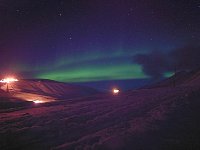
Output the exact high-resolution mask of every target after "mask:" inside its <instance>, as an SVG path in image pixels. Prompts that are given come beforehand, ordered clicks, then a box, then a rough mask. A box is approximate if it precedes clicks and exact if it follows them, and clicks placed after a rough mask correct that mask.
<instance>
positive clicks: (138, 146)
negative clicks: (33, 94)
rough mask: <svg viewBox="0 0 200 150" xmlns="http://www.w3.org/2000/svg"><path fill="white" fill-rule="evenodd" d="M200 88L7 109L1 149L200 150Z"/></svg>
mask: <svg viewBox="0 0 200 150" xmlns="http://www.w3.org/2000/svg"><path fill="white" fill-rule="evenodd" d="M199 89H200V87H199V86H194V87H192V86H180V87H176V88H171V87H168V88H154V89H141V90H134V91H129V92H127V93H122V94H120V95H115V96H114V95H103V94H98V95H96V96H90V97H84V98H77V99H74V100H73V99H71V100H63V101H59V102H53V103H48V104H33V103H31V105H30V104H29V105H28V106H27V105H24V106H23V107H22V108H20V109H18V108H17V109H14V110H13V109H10V108H8V109H5V108H4V109H1V113H0V149H2V150H6V149H25V150H27V149H37V150H38V149H67V150H68V149H70V150H73V149H77V150H78V149H85V150H86V149H87V150H89V149H95V150H96V149H97V150H130V149H134V150H144V149H145V150H161V149H162V150H163V149H164V150H170V149H180V150H184V149H187V150H198V149H200V144H199V141H200V118H199V113H200V111H199V107H200V101H199V99H200V90H199Z"/></svg>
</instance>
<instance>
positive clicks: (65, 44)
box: [0, 0, 200, 82]
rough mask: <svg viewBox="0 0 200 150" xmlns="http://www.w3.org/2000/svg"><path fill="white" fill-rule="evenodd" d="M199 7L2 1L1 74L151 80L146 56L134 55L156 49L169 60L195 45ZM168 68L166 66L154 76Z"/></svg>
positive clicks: (157, 2)
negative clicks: (170, 55)
mask: <svg viewBox="0 0 200 150" xmlns="http://www.w3.org/2000/svg"><path fill="white" fill-rule="evenodd" d="M199 9H200V3H199V2H197V1H195V0H191V1H184V0H179V1H172V0H166V1H161V0H152V1H149V0H143V1H138V0H127V1H126V0H125V1H122V0H109V1H107V0H102V1H99V0H86V1H83V0H37V1H34V0H20V2H19V1H14V0H2V1H1V2H0V33H1V34H0V49H1V60H0V63H1V66H0V70H1V76H4V75H5V74H16V75H18V76H20V77H22V78H45V79H52V80H58V81H64V82H90V81H103V80H126V79H149V78H151V77H152V74H148V71H146V70H147V69H145V68H144V67H145V66H148V65H146V64H148V62H145V65H144V63H143V62H144V61H141V60H140V59H139V60H138V59H137V60H138V61H136V60H135V59H134V58H135V57H137V56H138V55H142V57H140V58H146V57H147V58H148V56H151V55H150V53H151V52H152V51H154V50H156V51H158V52H162V55H164V57H165V58H167V59H171V58H170V57H169V56H168V53H169V52H171V51H173V50H176V49H179V48H181V47H184V46H185V45H186V44H188V43H189V44H191V43H195V44H196V43H199V42H198V41H199V39H200V36H199V35H200V30H199V22H200V19H199V15H198V14H199ZM143 56H144V57H143ZM137 58H138V57H137ZM149 61H151V59H149ZM156 64H159V62H157V63H156ZM165 66H166V65H165ZM154 67H155V68H154ZM153 68H154V69H155V72H156V71H157V68H158V67H156V66H155V65H154V66H153ZM150 72H151V71H150ZM172 73H173V70H172V69H170V68H166V69H165V68H164V69H162V73H158V74H159V75H161V76H163V77H164V76H170V75H171V74H172Z"/></svg>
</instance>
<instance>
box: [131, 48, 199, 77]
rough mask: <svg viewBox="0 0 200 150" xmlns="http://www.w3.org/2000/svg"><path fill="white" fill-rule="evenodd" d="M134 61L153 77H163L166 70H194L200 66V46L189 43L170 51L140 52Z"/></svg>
mask: <svg viewBox="0 0 200 150" xmlns="http://www.w3.org/2000/svg"><path fill="white" fill-rule="evenodd" d="M133 61H134V62H135V63H138V64H140V65H141V66H142V69H143V71H144V73H146V74H147V75H150V76H151V77H153V78H160V77H163V75H164V73H166V72H170V71H172V72H174V70H175V68H176V70H177V71H181V70H194V69H199V68H200V46H199V45H196V46H194V45H187V46H184V47H182V48H177V49H174V50H172V51H170V52H168V53H162V52H160V51H152V52H150V53H148V54H138V55H135V56H134V57H133Z"/></svg>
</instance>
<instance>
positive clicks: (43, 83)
mask: <svg viewBox="0 0 200 150" xmlns="http://www.w3.org/2000/svg"><path fill="white" fill-rule="evenodd" d="M6 88H7V87H6V84H2V85H1V89H2V90H4V91H6ZM9 93H10V95H11V96H12V97H15V98H20V99H23V100H26V101H34V100H40V101H43V102H50V101H55V100H58V99H64V98H65V99H66V98H67V99H69V98H75V97H82V96H88V95H92V94H96V93H98V92H97V91H96V90H94V89H92V88H88V87H84V86H75V85H71V84H67V83H62V82H56V81H52V80H19V81H18V82H14V83H9Z"/></svg>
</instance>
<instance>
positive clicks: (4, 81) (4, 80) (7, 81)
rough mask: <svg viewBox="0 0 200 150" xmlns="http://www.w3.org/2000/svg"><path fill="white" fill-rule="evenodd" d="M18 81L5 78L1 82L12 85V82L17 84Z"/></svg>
mask: <svg viewBox="0 0 200 150" xmlns="http://www.w3.org/2000/svg"><path fill="white" fill-rule="evenodd" d="M16 81H18V80H17V79H15V78H5V79H2V80H0V82H2V83H10V82H16Z"/></svg>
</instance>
